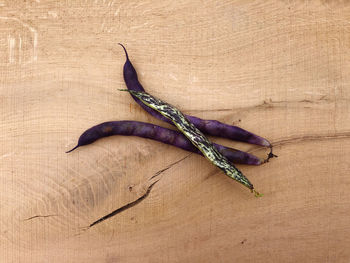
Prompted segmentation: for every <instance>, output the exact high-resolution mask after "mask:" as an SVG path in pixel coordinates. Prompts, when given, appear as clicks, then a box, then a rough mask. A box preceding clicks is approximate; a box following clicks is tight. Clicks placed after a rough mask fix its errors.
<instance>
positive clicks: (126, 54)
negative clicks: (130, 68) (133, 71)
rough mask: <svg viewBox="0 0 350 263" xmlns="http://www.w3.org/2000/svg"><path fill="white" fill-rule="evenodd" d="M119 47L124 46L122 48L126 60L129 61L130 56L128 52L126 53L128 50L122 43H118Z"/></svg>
mask: <svg viewBox="0 0 350 263" xmlns="http://www.w3.org/2000/svg"><path fill="white" fill-rule="evenodd" d="M118 45H120V46H122V48H123V49H124V52H125V56H126V60H127V61H128V60H129V55H128V52H127V51H126V48H125V47H124V45H123V44H122V43H118Z"/></svg>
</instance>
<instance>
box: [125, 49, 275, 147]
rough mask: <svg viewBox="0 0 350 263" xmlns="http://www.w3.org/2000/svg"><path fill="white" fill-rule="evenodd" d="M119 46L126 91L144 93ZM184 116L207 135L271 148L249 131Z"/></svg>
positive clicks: (153, 112) (131, 66) (146, 109)
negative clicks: (123, 60) (121, 54)
mask: <svg viewBox="0 0 350 263" xmlns="http://www.w3.org/2000/svg"><path fill="white" fill-rule="evenodd" d="M119 45H121V46H122V47H123V49H124V51H125V56H126V62H125V64H124V68H123V76H124V81H125V84H126V86H127V88H128V90H133V91H145V90H144V88H143V87H142V85H141V83H140V82H139V80H138V77H137V72H136V70H135V68H134V66H133V65H132V64H131V62H130V60H129V56H128V53H127V51H126V49H125V47H124V46H123V45H122V44H120V43H119ZM131 95H132V97H133V99H134V100H135V101H136V102H137V103H138V104H139V105H140V106H141V107H142V108H143V109H144V110H145V111H147V112H148V113H149V114H151V115H152V116H154V117H156V118H157V119H160V120H162V121H165V122H168V123H170V124H173V123H172V122H171V121H170V120H169V119H167V118H165V117H164V116H162V115H161V114H160V113H159V112H157V111H156V110H154V109H152V108H150V107H148V106H147V105H145V104H144V103H142V102H141V101H140V100H139V99H138V98H137V97H136V96H134V95H133V94H131ZM185 116H186V118H187V119H188V120H189V121H190V122H191V123H193V125H194V126H196V127H197V128H198V129H199V130H201V131H202V132H203V133H206V134H208V135H212V136H218V137H223V138H227V139H231V140H235V141H241V142H246V143H251V144H256V145H261V146H265V147H270V148H271V147H272V146H271V144H270V142H269V141H268V140H266V139H264V138H262V137H260V136H258V135H255V134H253V133H251V132H249V131H246V130H244V129H242V128H240V127H237V126H233V125H228V124H225V123H222V122H219V121H216V120H202V119H200V118H198V117H195V116H190V115H185Z"/></svg>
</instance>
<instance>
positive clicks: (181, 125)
mask: <svg viewBox="0 0 350 263" xmlns="http://www.w3.org/2000/svg"><path fill="white" fill-rule="evenodd" d="M122 91H128V92H130V93H131V94H132V95H134V96H135V97H137V98H138V99H140V100H141V101H142V103H144V104H145V105H147V106H148V107H151V108H152V109H154V110H156V111H157V112H159V113H160V114H162V115H163V116H164V117H166V118H168V119H170V120H171V121H172V122H173V123H174V125H175V126H176V127H177V128H178V129H179V130H180V131H181V132H182V133H183V134H184V135H185V136H186V137H187V138H188V139H189V140H190V141H191V142H192V144H193V145H194V146H195V147H196V148H197V149H198V150H200V151H201V152H202V153H203V155H204V156H205V157H206V158H207V159H208V160H209V161H211V162H212V163H213V164H214V165H216V166H217V167H218V168H220V169H221V170H222V171H223V172H224V173H225V174H226V175H227V176H228V177H230V178H232V179H234V180H236V181H237V182H239V183H241V184H243V185H244V186H245V187H247V188H249V189H250V190H251V191H252V192H253V193H254V194H255V196H256V197H258V196H261V195H260V194H259V192H257V191H256V190H255V189H254V186H253V184H252V183H251V182H250V181H249V180H248V178H247V177H245V176H244V175H243V174H242V172H241V171H240V170H238V169H237V168H236V167H235V166H234V165H233V164H231V163H230V162H229V161H228V160H227V158H226V157H225V156H223V155H222V154H221V153H220V152H219V151H218V150H217V149H216V148H215V147H214V145H213V144H212V143H211V142H210V141H209V140H208V139H207V138H206V137H205V136H204V134H203V133H202V132H201V131H200V130H198V129H197V128H196V126H194V125H193V124H192V123H191V122H190V121H188V120H187V118H186V117H185V116H184V115H183V113H182V112H181V111H179V110H178V109H177V108H175V107H174V106H172V105H170V104H168V103H166V102H164V101H162V100H160V99H158V98H156V97H154V96H152V95H150V94H148V93H146V92H141V91H133V90H122Z"/></svg>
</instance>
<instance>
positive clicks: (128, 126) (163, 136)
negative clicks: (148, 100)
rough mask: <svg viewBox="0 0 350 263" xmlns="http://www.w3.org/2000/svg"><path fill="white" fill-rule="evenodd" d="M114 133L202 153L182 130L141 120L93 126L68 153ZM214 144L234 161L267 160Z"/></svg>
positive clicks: (243, 162) (258, 162)
mask: <svg viewBox="0 0 350 263" xmlns="http://www.w3.org/2000/svg"><path fill="white" fill-rule="evenodd" d="M112 135H125V136H138V137H142V138H147V139H152V140H156V141H159V142H162V143H166V144H170V145H173V146H176V147H178V148H181V149H183V150H186V151H190V152H193V153H197V154H201V155H202V153H201V152H200V151H199V150H198V149H197V148H196V147H195V146H194V145H193V144H192V143H191V142H190V141H189V140H188V139H187V138H186V137H185V136H184V135H183V134H182V133H181V132H178V131H174V130H170V129H167V128H163V127H160V126H158V125H154V124H151V123H145V122H139V121H110V122H104V123H101V124H98V125H96V126H93V127H91V128H90V129H87V130H86V131H85V132H83V133H82V135H81V136H80V137H79V140H78V144H77V145H76V146H75V147H74V148H73V149H71V150H69V151H67V153H69V152H71V151H73V150H75V149H76V148H78V147H80V146H83V145H88V144H91V143H93V142H95V141H96V140H98V139H101V138H104V137H108V136H112ZM214 146H215V147H216V148H217V149H218V150H219V152H220V153H222V154H223V155H224V156H225V157H226V158H227V159H228V160H229V161H231V162H233V163H239V164H249V165H260V164H262V163H264V162H265V161H263V160H260V159H259V158H258V157H256V156H254V155H252V154H249V153H246V152H242V151H240V150H236V149H233V148H229V147H225V146H222V145H220V144H215V143H214Z"/></svg>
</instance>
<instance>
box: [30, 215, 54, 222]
mask: <svg viewBox="0 0 350 263" xmlns="http://www.w3.org/2000/svg"><path fill="white" fill-rule="evenodd" d="M52 216H58V215H35V216H31V217H28V218H26V219H23V221H28V220H32V219H34V218H43V217H52Z"/></svg>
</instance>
